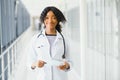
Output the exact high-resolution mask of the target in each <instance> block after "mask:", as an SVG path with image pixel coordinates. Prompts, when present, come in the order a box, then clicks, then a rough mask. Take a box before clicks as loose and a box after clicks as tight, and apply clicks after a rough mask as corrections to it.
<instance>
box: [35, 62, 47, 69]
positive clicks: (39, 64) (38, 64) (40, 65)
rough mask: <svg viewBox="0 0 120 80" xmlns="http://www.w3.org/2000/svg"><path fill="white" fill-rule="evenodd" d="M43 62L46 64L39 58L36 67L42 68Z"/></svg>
mask: <svg viewBox="0 0 120 80" xmlns="http://www.w3.org/2000/svg"><path fill="white" fill-rule="evenodd" d="M44 64H46V62H44V61H42V60H39V61H38V62H37V67H39V68H42V67H43V66H44Z"/></svg>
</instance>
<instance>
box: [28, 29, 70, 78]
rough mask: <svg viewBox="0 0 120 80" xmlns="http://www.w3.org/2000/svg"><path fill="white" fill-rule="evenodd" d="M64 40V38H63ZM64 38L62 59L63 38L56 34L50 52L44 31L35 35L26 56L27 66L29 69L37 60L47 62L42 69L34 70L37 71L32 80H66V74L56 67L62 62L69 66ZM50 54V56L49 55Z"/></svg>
mask: <svg viewBox="0 0 120 80" xmlns="http://www.w3.org/2000/svg"><path fill="white" fill-rule="evenodd" d="M64 38H65V36H64ZM67 42H68V41H66V38H65V45H66V53H65V57H66V58H65V59H63V58H62V55H63V54H64V45H63V38H62V36H61V34H60V33H59V32H57V36H56V39H55V41H54V43H53V46H52V48H51V51H50V45H49V42H48V39H47V37H46V35H45V30H43V31H42V33H39V34H37V35H35V36H34V37H33V39H32V41H31V44H30V48H29V50H28V55H27V65H28V67H29V69H31V64H32V63H33V62H35V61H37V60H43V61H45V62H47V64H45V65H44V67H42V68H35V70H36V71H37V75H36V78H37V79H34V80H67V72H68V71H63V70H59V69H58V68H57V66H58V65H60V64H62V63H63V61H64V60H65V61H67V62H68V63H69V64H70V68H71V61H70V58H69V50H68V47H69V46H68V45H67ZM50 52H51V54H50Z"/></svg>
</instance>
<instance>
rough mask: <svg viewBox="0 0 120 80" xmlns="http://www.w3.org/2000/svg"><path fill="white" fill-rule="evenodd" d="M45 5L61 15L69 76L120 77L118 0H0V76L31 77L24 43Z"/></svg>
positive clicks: (85, 79)
mask: <svg viewBox="0 0 120 80" xmlns="http://www.w3.org/2000/svg"><path fill="white" fill-rule="evenodd" d="M47 6H56V7H57V8H59V9H60V10H61V11H62V12H63V13H64V15H65V17H66V19H67V23H66V24H65V25H62V26H63V28H62V29H63V33H64V34H66V35H67V36H68V38H69V40H70V44H71V45H70V56H71V59H72V61H73V68H72V70H71V71H69V72H68V79H69V80H74V79H76V80H120V76H119V75H120V27H119V25H120V19H119V18H120V8H119V7H120V0H34V1H33V0H0V46H1V48H0V80H34V77H35V73H34V71H33V72H30V71H28V70H27V69H26V56H27V55H26V51H25V50H26V47H27V45H28V44H29V43H30V39H31V38H32V36H33V35H34V34H36V33H38V32H39V31H40V30H41V28H42V25H41V24H40V21H39V17H40V14H41V11H42V10H43V9H44V8H45V7H47Z"/></svg>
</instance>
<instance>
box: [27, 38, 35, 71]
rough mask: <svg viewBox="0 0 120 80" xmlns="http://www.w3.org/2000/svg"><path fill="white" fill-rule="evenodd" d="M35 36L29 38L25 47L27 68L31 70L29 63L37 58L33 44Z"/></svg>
mask: <svg viewBox="0 0 120 80" xmlns="http://www.w3.org/2000/svg"><path fill="white" fill-rule="evenodd" d="M35 38H36V37H35V36H34V37H33V38H32V39H31V41H30V43H29V45H28V47H27V49H26V53H27V69H28V70H32V69H31V65H32V64H33V63H34V62H36V60H37V54H36V51H35V48H34V44H35Z"/></svg>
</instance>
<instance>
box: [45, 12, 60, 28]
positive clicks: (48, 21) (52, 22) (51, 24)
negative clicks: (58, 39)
mask: <svg viewBox="0 0 120 80" xmlns="http://www.w3.org/2000/svg"><path fill="white" fill-rule="evenodd" d="M57 23H58V20H57V18H56V16H55V15H54V13H53V12H52V11H49V12H48V13H47V15H46V17H45V19H44V24H45V26H46V28H50V29H55V27H56V25H57Z"/></svg>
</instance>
